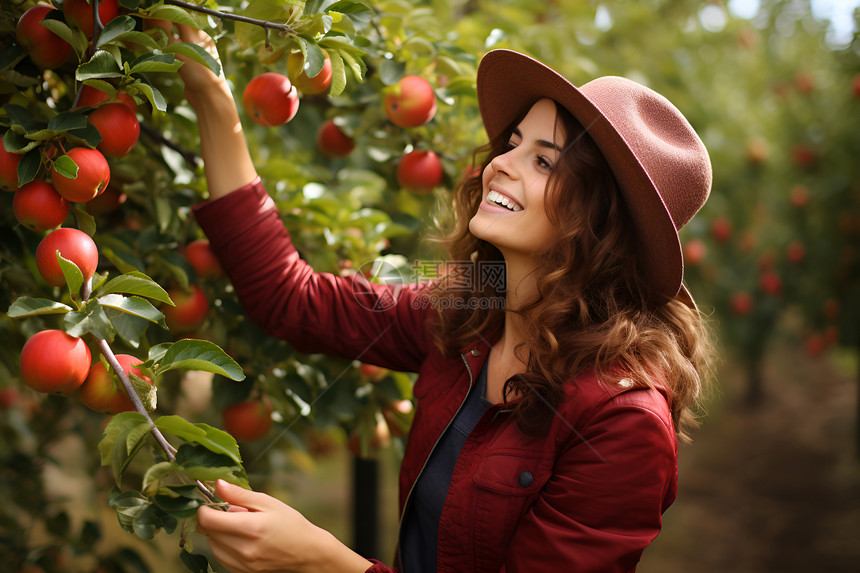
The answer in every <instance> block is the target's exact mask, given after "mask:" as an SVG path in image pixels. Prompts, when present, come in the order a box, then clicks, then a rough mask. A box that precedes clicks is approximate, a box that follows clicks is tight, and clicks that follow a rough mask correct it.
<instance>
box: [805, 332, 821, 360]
mask: <svg viewBox="0 0 860 573" xmlns="http://www.w3.org/2000/svg"><path fill="white" fill-rule="evenodd" d="M825 346H826V344H825V341H824V337H823V336H821V334H820V333H818V332H814V333H812V334H810V335H809V336H808V337H807V339H806V341H805V342H804V343H803V348H804V350H806V354H808V355H809V356H811V357H812V358H816V357H818V356H819V355H820V354H821V353H822V352H824V347H825Z"/></svg>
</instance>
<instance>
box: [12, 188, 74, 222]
mask: <svg viewBox="0 0 860 573" xmlns="http://www.w3.org/2000/svg"><path fill="white" fill-rule="evenodd" d="M12 212H13V213H15V218H16V219H18V222H19V223H21V224H22V225H24V226H25V227H27V228H28V229H30V230H31V231H47V230H48V229H53V228H54V227H57V226H59V225H62V224H63V221H65V220H66V216H68V214H69V202H68V201H66V200H65V198H63V196H62V195H60V194H59V193H57V190H56V189H54V186H53V185H51V184H50V183H48V182H47V181H41V180H38V179H37V180H35V181H30V182H29V183H27V184H26V185H24V186H23V187H21V188H20V189H18V191H16V192H15V197H14V198H13V199H12Z"/></svg>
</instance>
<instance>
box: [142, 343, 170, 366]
mask: <svg viewBox="0 0 860 573" xmlns="http://www.w3.org/2000/svg"><path fill="white" fill-rule="evenodd" d="M171 346H173V343H172V342H162V343H161V344H156V345H155V346H153V347H152V348H150V349H149V356H148V358H147V362H148V361H150V360H152V361H153V362H158V361H159V360H161V358H162V357H163V356H164V355H165V354H167V351H168V350H170V347H171Z"/></svg>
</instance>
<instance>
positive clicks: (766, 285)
mask: <svg viewBox="0 0 860 573" xmlns="http://www.w3.org/2000/svg"><path fill="white" fill-rule="evenodd" d="M759 286H760V287H761V290H763V291H764V292H766V293H768V294H771V295H773V296H777V295H779V294H780V293H781V292H782V279H780V278H779V275H778V274H776V273H775V272H773V271H765V272H763V273H762V274H761V276H760V277H759Z"/></svg>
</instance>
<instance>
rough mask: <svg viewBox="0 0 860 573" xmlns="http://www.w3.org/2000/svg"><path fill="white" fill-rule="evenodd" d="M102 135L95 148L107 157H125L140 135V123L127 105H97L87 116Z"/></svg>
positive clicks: (88, 120)
mask: <svg viewBox="0 0 860 573" xmlns="http://www.w3.org/2000/svg"><path fill="white" fill-rule="evenodd" d="M87 122H89V123H90V124H91V125H93V126H94V127H95V128H96V129H97V130H98V131H99V135H101V136H102V140H101V142H100V143H99V144H98V146H96V149H98V150H99V151H101V152H102V153H104V154H105V155H106V156H108V157H125V156H126V155H128V154H129V153H130V152H131V150H132V149H134V146H135V145H136V144H137V139H138V137H140V123H139V122H138V121H137V114H135V113H134V112H133V111H132V110H131V109H129V108H128V106H126V105H124V104H121V103H106V104H104V105H101V106H99V107H97V108H96V109H95V110H93V111H92V112H91V113H90V114H89V115H88V116H87Z"/></svg>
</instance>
